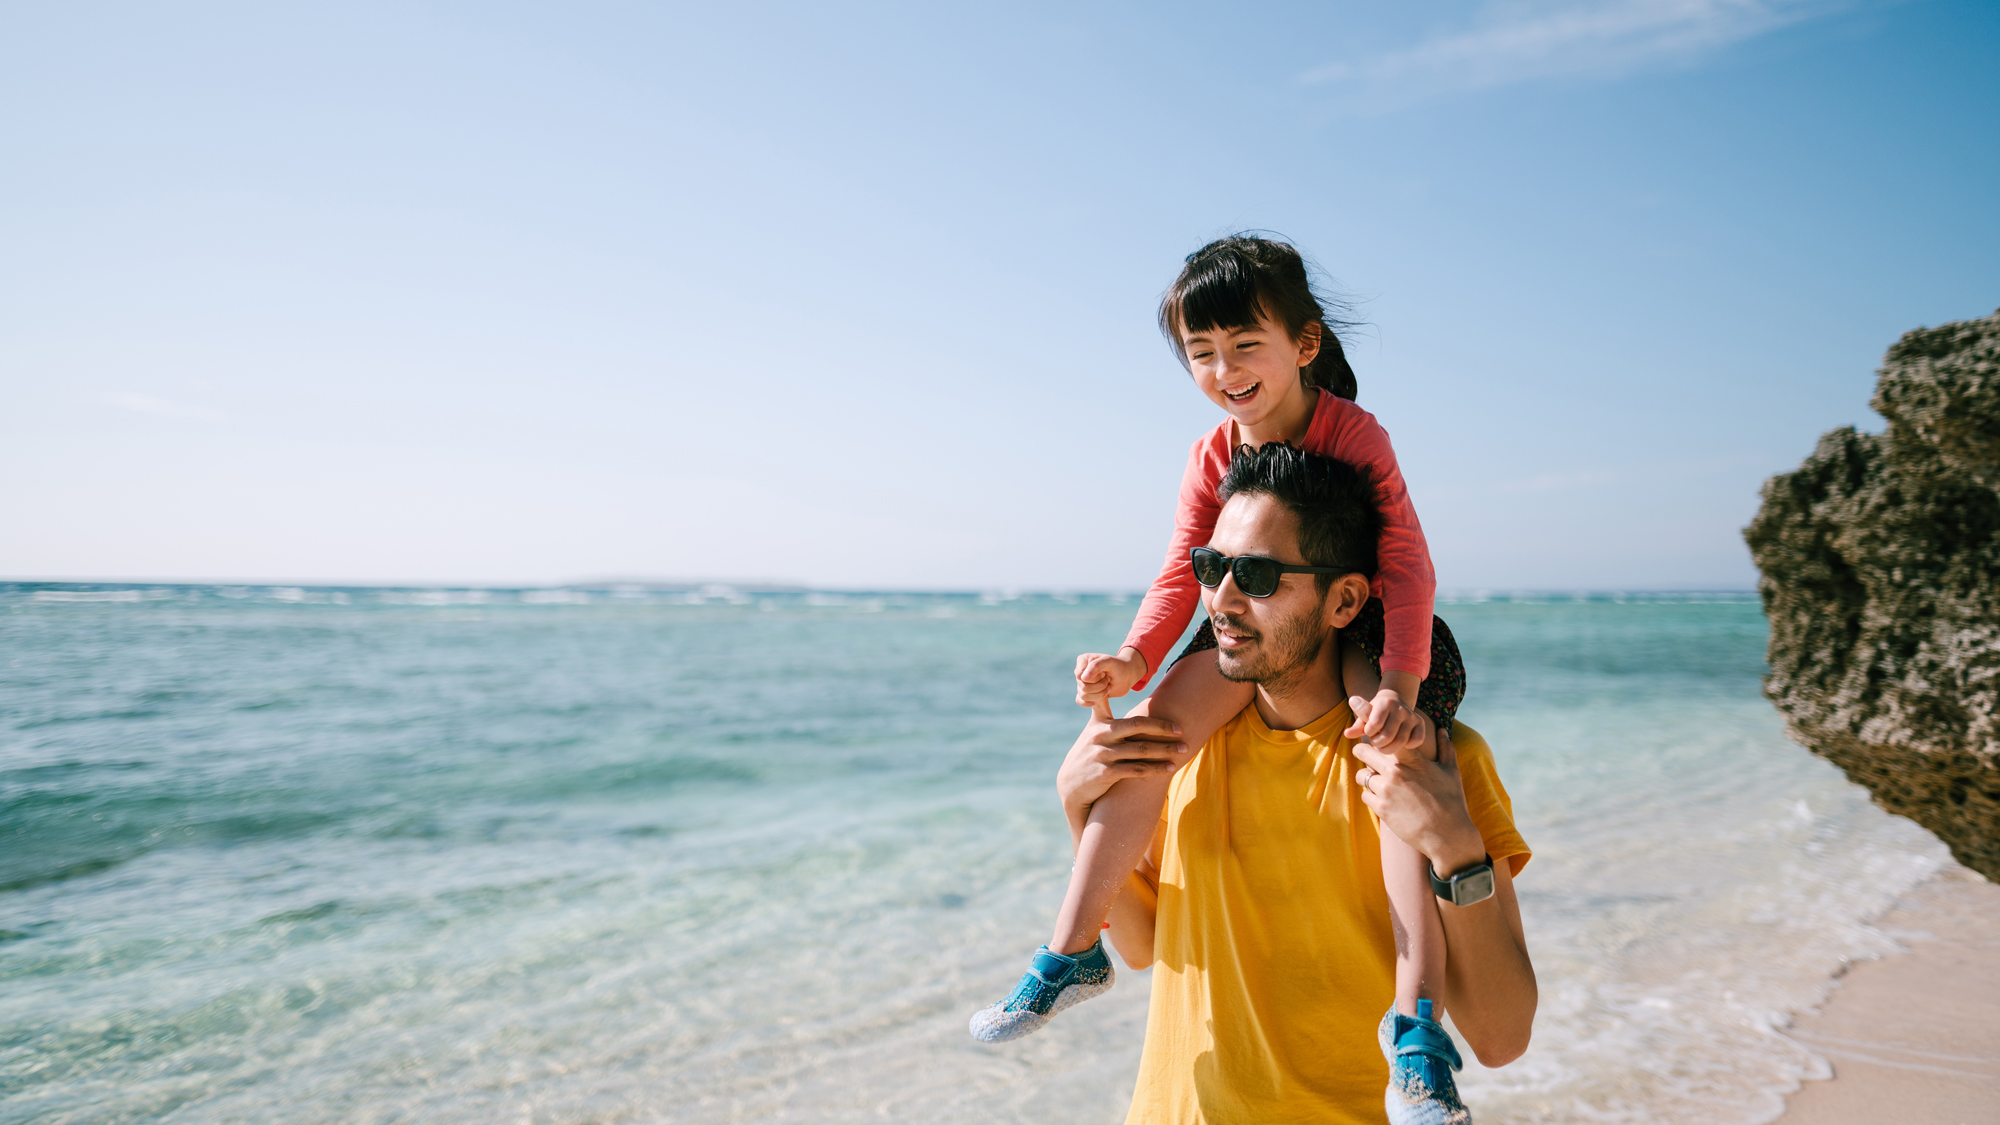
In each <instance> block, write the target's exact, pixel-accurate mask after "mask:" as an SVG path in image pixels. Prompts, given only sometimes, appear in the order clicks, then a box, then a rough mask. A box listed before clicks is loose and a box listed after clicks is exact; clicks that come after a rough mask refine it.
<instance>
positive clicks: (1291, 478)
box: [1215, 441, 1382, 594]
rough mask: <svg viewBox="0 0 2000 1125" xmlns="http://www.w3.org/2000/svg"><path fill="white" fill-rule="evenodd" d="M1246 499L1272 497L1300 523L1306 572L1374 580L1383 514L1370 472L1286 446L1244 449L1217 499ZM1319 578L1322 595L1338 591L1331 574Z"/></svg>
mask: <svg viewBox="0 0 2000 1125" xmlns="http://www.w3.org/2000/svg"><path fill="white" fill-rule="evenodd" d="M1246 493H1247V494H1250V495H1263V496H1269V497H1270V498H1271V499H1273V500H1276V501H1277V502H1278V503H1280V504H1283V505H1284V506H1285V507H1287V508H1289V509H1291V511H1292V514H1293V515H1295V516H1297V517H1298V518H1299V554H1301V555H1304V556H1305V559H1306V565H1307V566H1331V567H1338V568H1339V569H1340V570H1342V571H1344V572H1346V573H1349V574H1359V575H1363V576H1365V577H1368V578H1373V577H1375V568H1376V565H1377V562H1378V559H1377V557H1376V545H1377V544H1378V543H1379V542H1380V541H1381V539H1382V509H1381V508H1380V507H1379V506H1378V505H1377V502H1376V496H1375V481H1374V478H1373V475H1372V474H1371V473H1369V471H1368V470H1367V468H1365V467H1363V466H1360V465H1350V464H1348V463H1347V462H1345V461H1337V460H1335V459H1333V458H1331V457H1322V456H1321V455H1319V454H1317V453H1307V452H1305V451H1304V450H1301V449H1299V448H1297V447H1296V446H1291V445H1287V444H1285V443H1284V442H1281V441H1267V442H1265V443H1264V444H1263V445H1260V446H1257V447H1256V448H1254V449H1253V448H1251V447H1250V446H1247V445H1245V446H1241V447H1239V448H1238V449H1237V450H1236V455H1235V456H1234V457H1233V458H1231V459H1230V462H1229V471H1228V472H1226V473H1224V474H1223V476H1222V484H1221V487H1219V488H1217V489H1216V490H1215V495H1216V498H1217V499H1219V500H1221V501H1222V502H1223V503H1225V504H1227V503H1228V502H1229V498H1230V497H1232V496H1241V495H1244V494H1246ZM1314 578H1315V579H1316V580H1317V582H1318V585H1319V590H1320V593H1322V594H1324V593H1325V592H1326V591H1327V590H1328V589H1329V588H1330V587H1331V586H1332V585H1333V578H1334V576H1333V575H1331V574H1319V575H1314Z"/></svg>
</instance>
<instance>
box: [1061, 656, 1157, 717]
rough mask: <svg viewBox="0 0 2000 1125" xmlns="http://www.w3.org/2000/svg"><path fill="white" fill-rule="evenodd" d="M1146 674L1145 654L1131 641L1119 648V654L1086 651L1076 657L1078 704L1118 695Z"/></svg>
mask: <svg viewBox="0 0 2000 1125" xmlns="http://www.w3.org/2000/svg"><path fill="white" fill-rule="evenodd" d="M1145 678H1146V658H1145V657H1144V656H1141V655H1140V654H1139V650H1138V649H1136V648H1133V647H1132V646H1131V645H1126V646H1125V647H1124V648H1122V649H1120V650H1119V651H1118V655H1117V656H1106V655H1105V654H1104V653H1101V652H1086V653H1084V654H1083V655H1082V656H1079V657H1077V658H1076V703H1077V706H1079V707H1095V706H1097V705H1098V704H1100V703H1103V702H1104V701H1105V700H1107V699H1116V698H1118V697H1119V696H1121V695H1124V694H1126V693H1128V692H1130V691H1131V690H1132V685H1133V684H1136V683H1138V682H1139V681H1140V680H1143V679H1145Z"/></svg>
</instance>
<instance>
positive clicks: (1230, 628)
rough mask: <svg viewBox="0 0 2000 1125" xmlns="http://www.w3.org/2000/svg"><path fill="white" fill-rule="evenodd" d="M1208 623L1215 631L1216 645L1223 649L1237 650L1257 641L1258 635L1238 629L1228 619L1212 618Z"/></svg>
mask: <svg viewBox="0 0 2000 1125" xmlns="http://www.w3.org/2000/svg"><path fill="white" fill-rule="evenodd" d="M1208 623H1209V627H1210V628H1212V629H1214V631H1215V643H1216V644H1218V645H1220V646H1221V647H1223V648H1236V647H1237V646H1239V645H1245V644H1249V643H1250V642H1251V641H1254V640H1256V639H1257V634H1255V633H1252V632H1250V631H1249V630H1247V629H1240V628H1238V627H1237V626H1236V624H1235V623H1234V622H1232V621H1230V620H1229V619H1228V618H1227V617H1221V616H1211V617H1210V618H1209V620H1208Z"/></svg>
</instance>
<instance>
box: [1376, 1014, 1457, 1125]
mask: <svg viewBox="0 0 2000 1125" xmlns="http://www.w3.org/2000/svg"><path fill="white" fill-rule="evenodd" d="M1377 1038H1378V1039H1379V1040H1380V1041H1381V1044H1382V1054H1383V1055H1384V1057H1386V1058H1387V1059H1388V1060H1389V1089H1388V1091H1387V1092H1386V1093H1384V1094H1383V1095H1382V1107H1383V1108H1384V1109H1386V1110H1387V1111H1388V1113H1389V1125H1471V1123H1472V1111H1471V1110H1469V1109H1467V1108H1465V1103H1464V1102H1462V1101H1460V1100H1459V1099H1458V1084H1457V1083H1455V1082H1453V1081H1452V1080H1451V1072H1452V1071H1454V1070H1463V1069H1464V1068H1465V1063H1464V1062H1463V1061H1462V1060H1460V1059H1459V1057H1458V1047H1457V1045H1455V1044H1454V1043H1452V1041H1451V1036H1450V1035H1448V1034H1446V1033H1445V1030H1444V1028H1443V1027H1441V1026H1440V1025H1439V1024H1438V1022H1437V1021H1436V1020H1433V1019H1431V1002H1430V1001H1429V1000H1419V1001H1417V1014H1416V1015H1414V1016H1406V1015H1403V1014H1402V1013H1400V1012H1398V1011H1396V1009H1395V1007H1394V1006H1393V1005H1392V1006H1391V1007H1390V1008H1389V1012H1388V1014H1387V1015H1385V1016H1383V1017H1382V1026H1381V1028H1380V1029H1379V1031H1378V1032H1377Z"/></svg>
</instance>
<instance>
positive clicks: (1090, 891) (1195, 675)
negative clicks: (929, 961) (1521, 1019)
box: [1049, 651, 1444, 982]
mask: <svg viewBox="0 0 2000 1125" xmlns="http://www.w3.org/2000/svg"><path fill="white" fill-rule="evenodd" d="M1254 691H1256V688H1254V687H1252V686H1251V685H1250V684H1247V683H1245V684H1237V683H1231V682H1230V681H1228V680H1225V679H1223V678H1222V673H1221V672H1219V671H1217V670H1216V667H1215V653H1214V652H1213V651H1209V652H1197V653H1194V654H1192V655H1190V656H1188V657H1186V658H1185V659H1182V660H1181V661H1179V662H1178V663H1176V664H1175V665H1174V666H1173V667H1171V668H1169V669H1167V671H1166V674H1165V675H1164V676H1163V677H1162V678H1161V680H1160V685H1159V686H1158V687H1157V688H1154V689H1153V694H1152V696H1151V697H1150V698H1148V699H1146V700H1145V701H1144V702H1142V703H1140V704H1139V706H1137V707H1134V708H1133V709H1132V714H1134V715H1151V716H1153V717H1154V718H1159V719H1169V720H1172V721H1173V722H1177V723H1179V724H1180V725H1181V740H1182V741H1184V742H1186V743H1187V744H1188V745H1189V746H1190V747H1195V748H1199V747H1201V745H1202V744H1204V743H1206V742H1207V741H1208V740H1209V736H1211V735H1213V734H1214V733H1215V732H1216V731H1218V730H1221V729H1222V724H1224V723H1226V722H1228V721H1229V720H1231V719H1233V718H1235V717H1236V713H1237V712H1239V711H1241V710H1243V708H1245V707H1247V706H1249V704H1250V696H1251V694H1252V693H1253V692H1254ZM1172 780H1173V775H1172V774H1168V773H1162V774H1158V775H1149V776H1146V777H1128V778H1125V779H1124V780H1122V781H1120V782H1118V783H1117V784H1115V785H1113V786H1112V787H1111V788H1109V789H1107V790H1105V791H1104V795H1103V796H1102V797H1099V798H1098V799H1097V801H1096V803H1094V804H1092V805H1091V806H1090V817H1089V820H1088V821H1087V822H1086V823H1085V824H1084V827H1083V837H1082V839H1080V840H1079V841H1078V842H1077V846H1076V866H1075V867H1074V868H1072V869H1071V871H1070V876H1069V893H1068V894H1066V895H1064V896H1063V904H1062V909H1061V910H1060V911H1058V912H1057V913H1056V928H1055V933H1054V935H1053V936H1051V937H1050V938H1049V948H1050V949H1053V950H1055V951H1056V952H1057V953H1065V954H1073V953H1080V952H1082V951H1084V950H1086V949H1089V948H1090V946H1091V944H1092V943H1094V942H1095V941H1096V940H1097V935H1098V931H1099V929H1100V928H1101V927H1102V926H1103V923H1104V918H1105V915H1107V914H1109V913H1110V912H1111V902H1112V900H1113V899H1115V898H1117V897H1118V892H1119V890H1120V889H1121V888H1123V887H1124V886H1125V880H1126V878H1127V877H1128V876H1130V875H1131V874H1132V870H1133V868H1135V867H1137V866H1139V859H1140V857H1141V856H1143V855H1145V854H1146V847H1147V845H1149V844H1151V843H1152V842H1153V829H1154V827H1156V826H1157V825H1158V824H1159V821H1160V809H1161V808H1162V807H1163V806H1165V804H1166V801H1167V785H1168V783H1169V782H1170V781H1172ZM1424 893H1425V894H1429V893H1430V885H1429V883H1428V882H1426V883H1425V886H1424ZM1432 914H1433V916H1435V914H1436V911H1435V910H1433V911H1432ZM1438 980H1439V981H1440V982H1442V981H1443V980H1444V976H1443V974H1442V973H1440V974H1439V975H1438Z"/></svg>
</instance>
